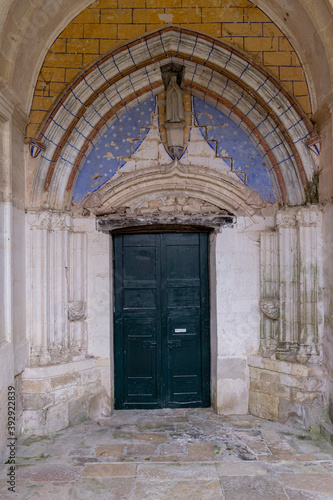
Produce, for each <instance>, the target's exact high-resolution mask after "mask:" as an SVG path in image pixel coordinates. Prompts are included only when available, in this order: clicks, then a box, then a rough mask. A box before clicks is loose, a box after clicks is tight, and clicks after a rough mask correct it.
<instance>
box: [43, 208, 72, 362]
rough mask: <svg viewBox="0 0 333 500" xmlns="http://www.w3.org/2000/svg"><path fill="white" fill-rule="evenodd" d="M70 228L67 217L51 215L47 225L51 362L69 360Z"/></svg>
mask: <svg viewBox="0 0 333 500" xmlns="http://www.w3.org/2000/svg"><path fill="white" fill-rule="evenodd" d="M70 230H71V220H70V217H69V216H66V217H59V215H58V214H52V215H51V217H50V226H49V244H50V250H49V282H48V296H49V337H48V350H49V352H50V355H51V359H52V362H57V361H66V360H69V359H70V354H69V351H68V341H67V329H68V322H67V318H66V304H67V288H68V284H67V268H68V239H69V235H70V234H71V233H70Z"/></svg>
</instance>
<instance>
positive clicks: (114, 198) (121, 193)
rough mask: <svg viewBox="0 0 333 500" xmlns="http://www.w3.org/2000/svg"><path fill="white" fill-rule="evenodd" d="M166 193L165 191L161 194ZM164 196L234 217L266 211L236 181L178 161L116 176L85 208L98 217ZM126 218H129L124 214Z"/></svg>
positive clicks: (93, 195) (240, 183) (259, 202)
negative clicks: (212, 207)
mask: <svg viewBox="0 0 333 500" xmlns="http://www.w3.org/2000/svg"><path fill="white" fill-rule="evenodd" d="M162 190H163V191H162ZM161 192H163V193H166V192H169V193H173V196H176V197H177V196H184V192H186V193H187V196H188V197H189V198H195V199H200V200H201V202H206V203H209V204H211V205H215V206H216V207H218V208H220V209H221V210H227V211H228V212H231V213H236V214H237V215H238V214H241V215H243V214H246V215H250V216H251V215H254V214H255V213H256V212H257V210H260V208H265V206H266V203H265V202H264V201H263V200H261V201H260V200H258V199H253V191H252V190H251V189H250V188H248V187H247V186H245V185H244V184H243V183H242V182H241V181H239V180H237V179H231V178H230V176H228V175H225V174H223V173H221V172H219V171H218V170H216V169H213V168H205V169H203V168H201V167H197V166H190V167H188V166H185V165H182V164H181V163H180V162H178V161H177V160H175V161H174V162H173V163H172V164H170V165H164V166H158V167H156V168H153V169H152V168H147V169H141V170H140V171H134V172H125V173H120V174H119V175H117V176H114V177H113V178H112V180H110V181H109V182H107V183H106V184H104V186H102V187H101V188H100V189H99V190H98V193H94V194H92V195H91V196H89V197H87V198H86V199H85V200H84V202H83V203H82V206H83V207H84V208H86V209H88V210H89V211H91V212H93V213H95V215H100V216H103V215H106V214H112V213H116V212H117V211H118V210H119V209H120V208H121V207H129V208H131V207H133V206H134V207H135V206H137V203H138V200H142V198H143V197H149V198H150V199H154V196H157V195H159V196H161ZM124 215H126V214H124Z"/></svg>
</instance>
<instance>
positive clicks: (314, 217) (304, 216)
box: [296, 205, 321, 226]
mask: <svg viewBox="0 0 333 500" xmlns="http://www.w3.org/2000/svg"><path fill="white" fill-rule="evenodd" d="M320 214H321V212H320V209H319V207H318V206H316V205H315V206H310V207H302V208H300V209H299V210H298V211H297V214H296V220H297V223H298V225H299V226H316V225H317V224H318V223H319V221H320Z"/></svg>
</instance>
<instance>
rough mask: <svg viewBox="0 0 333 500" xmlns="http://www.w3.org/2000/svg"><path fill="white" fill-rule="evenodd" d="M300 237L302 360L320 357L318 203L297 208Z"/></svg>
mask: <svg viewBox="0 0 333 500" xmlns="http://www.w3.org/2000/svg"><path fill="white" fill-rule="evenodd" d="M296 218H297V224H298V238H299V273H300V275H299V322H300V324H299V329H300V330H299V352H298V354H297V361H298V362H300V363H306V362H310V363H318V362H319V361H320V357H321V356H320V348H319V335H318V323H319V321H320V318H319V314H318V312H319V311H318V308H319V302H320V300H319V288H320V282H321V279H320V278H321V276H320V274H321V273H320V270H319V261H320V259H319V255H318V247H319V243H318V242H319V239H318V238H319V236H320V235H319V229H320V220H321V218H320V212H319V210H318V207H317V206H309V207H302V208H300V209H299V210H298V212H297V216H296Z"/></svg>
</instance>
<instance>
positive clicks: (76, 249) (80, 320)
mask: <svg viewBox="0 0 333 500" xmlns="http://www.w3.org/2000/svg"><path fill="white" fill-rule="evenodd" d="M86 301H87V235H86V234H84V233H71V234H70V240H69V295H68V304H67V308H68V320H69V346H70V350H71V352H72V355H73V356H74V358H75V357H76V356H80V354H83V353H84V354H85V353H86V349H87V338H86V337H87V332H86V326H87V325H86V322H85V321H84V320H85V319H86Z"/></svg>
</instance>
